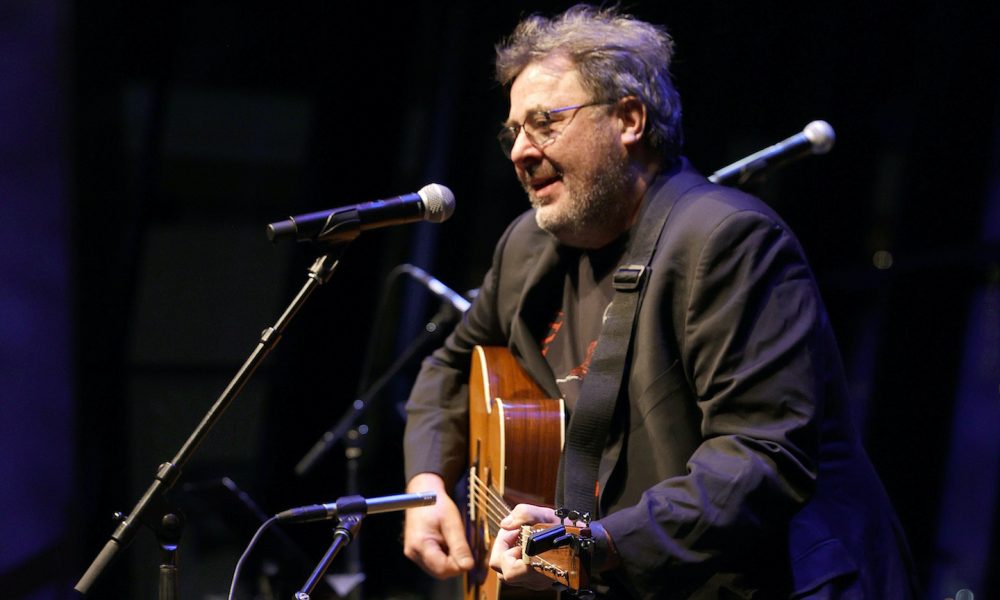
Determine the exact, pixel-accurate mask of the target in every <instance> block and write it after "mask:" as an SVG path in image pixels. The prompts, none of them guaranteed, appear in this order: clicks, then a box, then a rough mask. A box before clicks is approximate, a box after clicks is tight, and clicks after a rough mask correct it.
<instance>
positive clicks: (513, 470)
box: [465, 346, 588, 600]
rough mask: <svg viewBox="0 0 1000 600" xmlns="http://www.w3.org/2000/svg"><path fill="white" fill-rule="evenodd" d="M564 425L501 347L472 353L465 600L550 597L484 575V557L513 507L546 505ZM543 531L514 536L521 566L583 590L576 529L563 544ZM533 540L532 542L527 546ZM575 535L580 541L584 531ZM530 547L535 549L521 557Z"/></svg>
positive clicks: (556, 404)
mask: <svg viewBox="0 0 1000 600" xmlns="http://www.w3.org/2000/svg"><path fill="white" fill-rule="evenodd" d="M564 425H565V410H564V406H563V401H562V399H553V398H548V397H547V396H546V394H545V392H543V391H542V389H541V388H539V387H538V385H537V384H536V383H535V382H534V381H533V380H532V379H531V377H530V376H528V374H526V373H525V372H524V370H523V369H522V368H521V366H520V365H519V364H518V362H517V360H516V359H515V358H514V357H513V355H511V354H510V352H509V351H508V350H507V349H506V348H499V347H484V346H476V347H475V349H474V350H473V353H472V372H471V376H470V378H469V465H470V467H469V514H468V525H467V533H468V537H469V545H470V546H471V548H472V553H473V559H474V560H475V566H474V567H473V569H472V571H471V572H469V573H468V574H466V576H465V600H500V599H503V600H509V599H514V598H555V597H556V593H555V592H554V591H553V592H533V591H529V590H524V589H521V588H517V587H514V586H507V585H504V584H502V583H501V582H500V581H499V580H498V579H497V574H496V573H495V572H493V571H492V570H491V569H490V568H489V556H490V549H491V547H492V545H493V540H494V538H495V537H496V535H497V532H498V531H499V530H500V525H499V523H500V521H501V520H502V519H503V518H504V517H505V516H506V515H507V513H509V512H510V509H511V508H513V507H514V505H516V504H519V503H527V504H534V505H538V506H554V504H555V497H554V496H555V481H556V477H557V474H558V469H559V456H560V453H561V452H562V447H563V443H564V441H565V440H564V431H565V427H564ZM549 527H551V525H547V526H536V527H534V528H525V529H524V530H523V531H522V542H523V543H522V549H523V550H524V551H525V552H524V556H525V562H527V563H528V564H529V565H531V566H532V567H533V568H535V569H536V570H538V571H539V572H541V573H543V574H545V575H547V576H548V577H549V578H551V579H552V580H553V581H554V582H556V583H559V584H560V585H562V586H565V587H568V588H570V589H574V590H580V589H585V587H586V573H585V569H582V568H581V567H580V561H579V560H578V559H577V556H576V549H575V540H577V539H579V538H578V537H574V536H573V535H572V534H580V533H581V530H580V529H579V528H574V527H566V530H568V533H569V534H570V537H566V533H567V532H562V531H560V532H558V534H556V535H555V536H553V535H551V534H550V535H549V536H548V537H546V536H545V535H544V534H543V533H541V531H542V530H545V529H546V528H549ZM560 527H561V526H560ZM533 533H537V535H538V536H540V539H538V540H533V539H532V538H533V537H535V536H533V535H532V534H533ZM582 533H583V536H584V537H585V536H586V534H587V533H588V531H587V530H586V529H585V528H584V529H583V530H582ZM560 536H561V537H560ZM556 539H558V540H559V541H555V542H553V540H556ZM533 545H534V546H537V547H539V548H543V550H541V551H539V552H538V553H537V555H529V554H528V552H527V550H528V549H529V548H530V547H531V546H533Z"/></svg>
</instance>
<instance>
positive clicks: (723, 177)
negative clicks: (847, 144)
mask: <svg viewBox="0 0 1000 600" xmlns="http://www.w3.org/2000/svg"><path fill="white" fill-rule="evenodd" d="M836 140H837V136H836V134H835V133H834V132H833V127H831V126H830V124H829V123H827V122H826V121H813V122H812V123H809V124H808V125H806V127H805V129H803V130H802V131H801V132H799V133H796V134H795V135H793V136H792V137H790V138H788V139H786V140H784V141H781V142H778V143H777V144H775V145H773V146H769V147H767V148H764V149H763V150H761V151H759V152H755V153H753V154H751V155H750V156H747V157H746V158H743V159H740V160H738V161H736V162H734V163H733V164H731V165H729V166H728V167H723V168H721V169H719V170H718V171H716V172H715V173H713V174H712V176H711V177H709V178H708V180H709V181H711V182H712V183H718V184H721V185H730V184H736V185H740V184H744V183H746V182H747V181H749V180H750V178H751V177H753V176H754V175H756V174H757V173H759V172H760V171H763V170H764V169H767V168H769V167H772V166H776V165H778V164H780V163H783V162H786V161H789V160H794V159H796V158H802V157H803V156H806V155H808V154H826V153H827V152H829V151H830V148H833V143H834V142H835V141H836Z"/></svg>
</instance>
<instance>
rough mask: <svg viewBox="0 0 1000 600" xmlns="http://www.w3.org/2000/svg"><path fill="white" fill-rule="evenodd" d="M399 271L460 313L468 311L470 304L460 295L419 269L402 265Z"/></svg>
mask: <svg viewBox="0 0 1000 600" xmlns="http://www.w3.org/2000/svg"><path fill="white" fill-rule="evenodd" d="M399 270H400V271H402V272H403V273H406V274H407V275H409V276H410V277H412V278H414V279H416V280H417V281H419V282H420V283H422V284H424V287H426V288H427V289H428V290H430V291H431V293H433V294H434V295H435V296H437V297H438V298H440V299H442V300H444V301H445V302H447V303H448V304H450V305H451V306H452V307H454V308H455V310H457V311H458V312H460V313H464V312H466V311H467V310H469V307H470V306H472V304H471V303H470V302H469V301H468V300H466V299H465V298H463V297H462V295H461V294H459V293H458V292H456V291H455V290H453V289H451V288H450V287H448V286H446V285H445V284H443V283H441V282H440V281H439V280H438V279H436V278H435V277H434V276H432V275H431V274H430V273H428V272H427V271H424V270H423V269H421V268H420V267H416V266H414V265H406V264H403V265H399Z"/></svg>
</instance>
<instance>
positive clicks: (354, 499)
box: [275, 492, 437, 523]
mask: <svg viewBox="0 0 1000 600" xmlns="http://www.w3.org/2000/svg"><path fill="white" fill-rule="evenodd" d="M436 501H437V494H435V493H434V492H419V493H416V494H397V495H395V496H382V497H380V498H368V499H365V498H363V497H361V496H344V497H343V498H338V499H337V501H336V502H332V503H330V504H310V505H309V506H300V507H298V508H290V509H288V510H285V511H282V512H280V513H278V514H276V515H275V517H276V518H277V519H278V520H279V521H285V522H289V521H290V522H294V523H304V522H307V521H325V520H329V519H335V518H336V517H337V516H338V515H346V514H353V513H360V514H361V515H374V514H376V513H384V512H391V511H394V510H406V509H407V508H416V507H418V506H428V505H430V504H434V502H436Z"/></svg>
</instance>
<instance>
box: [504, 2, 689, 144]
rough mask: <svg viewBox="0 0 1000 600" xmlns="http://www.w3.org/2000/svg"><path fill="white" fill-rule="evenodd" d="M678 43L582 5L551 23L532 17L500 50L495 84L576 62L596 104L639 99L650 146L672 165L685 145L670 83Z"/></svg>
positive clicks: (662, 32) (659, 30)
mask: <svg viewBox="0 0 1000 600" xmlns="http://www.w3.org/2000/svg"><path fill="white" fill-rule="evenodd" d="M673 50H674V42H673V40H672V39H671V38H670V35H669V34H668V33H667V31H666V29H664V28H663V27H660V26H657V25H653V24H650V23H646V22H644V21H640V20H638V19H636V18H634V17H632V16H631V15H627V14H623V13H620V12H619V11H618V10H617V9H616V8H605V9H599V8H595V7H593V6H588V5H585V4H578V5H576V6H574V7H572V8H570V9H569V10H567V11H566V12H564V13H562V14H561V15H558V16H556V17H553V18H551V19H548V18H545V17H542V16H539V15H532V16H530V17H527V18H526V19H524V20H523V21H521V22H520V23H519V24H518V25H517V27H516V28H515V29H514V32H513V33H512V34H511V35H510V37H509V38H507V39H505V40H503V41H502V42H501V43H500V44H498V45H497V47H496V53H497V58H496V78H497V81H498V82H499V83H500V84H501V85H503V86H504V87H507V88H508V89H509V87H510V85H511V84H512V83H513V82H514V79H515V78H516V77H517V76H518V75H519V74H520V73H521V71H522V70H524V68H525V67H527V66H528V65H529V64H530V63H532V62H535V61H538V60H542V59H544V58H546V57H548V56H552V55H564V56H566V57H568V58H569V59H570V60H572V61H573V63H574V65H575V66H576V68H577V70H578V72H579V74H580V79H581V81H582V84H583V86H584V88H585V89H587V90H588V91H589V92H591V93H592V94H594V96H595V97H594V98H593V101H595V102H614V101H616V100H618V99H620V98H624V97H625V96H635V97H636V98H638V99H639V101H640V102H642V103H643V104H644V105H645V106H646V111H647V115H648V116H647V120H646V130H645V133H646V140H647V144H648V145H649V147H650V148H652V149H653V150H655V151H656V152H658V153H660V155H661V156H663V158H665V159H666V160H667V161H668V162H673V161H674V160H675V159H676V158H677V156H678V154H679V153H680V147H681V143H682V141H683V137H684V135H683V131H682V129H681V99H680V95H679V94H678V93H677V90H676V89H675V88H674V85H673V82H672V81H671V78H670V59H671V57H672V56H673Z"/></svg>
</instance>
